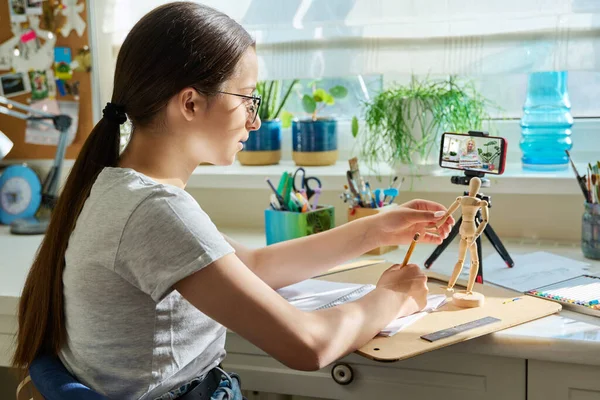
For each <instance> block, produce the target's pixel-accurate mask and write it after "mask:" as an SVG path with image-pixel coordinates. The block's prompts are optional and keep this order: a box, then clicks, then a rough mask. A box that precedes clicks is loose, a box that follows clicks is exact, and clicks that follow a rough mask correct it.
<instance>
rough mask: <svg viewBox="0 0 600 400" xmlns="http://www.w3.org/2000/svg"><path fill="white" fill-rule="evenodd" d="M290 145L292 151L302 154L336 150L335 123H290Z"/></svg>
mask: <svg viewBox="0 0 600 400" xmlns="http://www.w3.org/2000/svg"><path fill="white" fill-rule="evenodd" d="M292 145H293V149H292V150H293V151H295V152H302V153H305V152H322V151H334V150H337V121H336V120H333V119H323V120H317V121H313V120H305V121H296V120H295V121H292Z"/></svg>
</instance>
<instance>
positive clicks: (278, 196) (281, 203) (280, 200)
mask: <svg viewBox="0 0 600 400" xmlns="http://www.w3.org/2000/svg"><path fill="white" fill-rule="evenodd" d="M265 180H266V181H267V183H268V184H269V186H270V187H271V190H272V191H273V193H274V194H275V197H276V198H277V201H279V205H280V206H281V209H284V206H285V201H283V196H282V195H280V194H279V192H278V191H277V189H275V186H273V183H271V180H270V179H269V178H266V179H265Z"/></svg>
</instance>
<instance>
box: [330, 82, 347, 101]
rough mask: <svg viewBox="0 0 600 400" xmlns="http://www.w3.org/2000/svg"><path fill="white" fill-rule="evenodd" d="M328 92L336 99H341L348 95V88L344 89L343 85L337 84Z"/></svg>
mask: <svg viewBox="0 0 600 400" xmlns="http://www.w3.org/2000/svg"><path fill="white" fill-rule="evenodd" d="M329 93H331V95H332V96H333V97H335V98H337V99H343V98H344V97H346V96H347V95H348V89H346V88H345V87H344V86H341V85H337V86H334V87H332V88H331V89H329Z"/></svg>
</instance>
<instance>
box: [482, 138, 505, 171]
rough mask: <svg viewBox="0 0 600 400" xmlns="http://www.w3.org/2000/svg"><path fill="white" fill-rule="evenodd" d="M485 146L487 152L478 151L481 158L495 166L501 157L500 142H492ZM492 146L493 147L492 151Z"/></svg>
mask: <svg viewBox="0 0 600 400" xmlns="http://www.w3.org/2000/svg"><path fill="white" fill-rule="evenodd" d="M484 146H485V152H484V151H483V150H482V149H481V148H479V149H477V151H478V153H479V157H480V158H481V160H482V161H483V162H485V163H487V164H494V165H495V164H496V160H497V158H498V157H499V156H500V146H498V142H497V141H495V140H490V141H489V142H487V143H485V144H484ZM490 146H492V150H490Z"/></svg>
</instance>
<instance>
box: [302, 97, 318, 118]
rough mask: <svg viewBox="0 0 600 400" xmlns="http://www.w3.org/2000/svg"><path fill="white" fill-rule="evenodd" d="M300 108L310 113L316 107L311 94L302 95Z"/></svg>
mask: <svg viewBox="0 0 600 400" xmlns="http://www.w3.org/2000/svg"><path fill="white" fill-rule="evenodd" d="M302 108H303V109H304V111H305V112H307V113H309V114H312V113H313V112H315V110H316V109H317V102H316V101H315V99H313V98H312V96H309V95H307V94H305V95H304V96H303V97H302Z"/></svg>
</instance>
